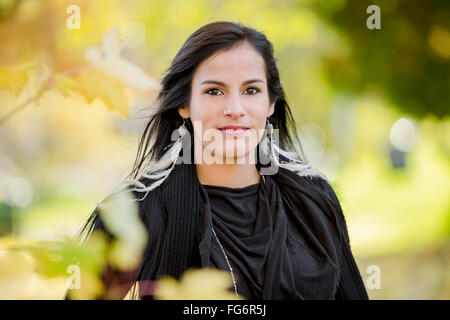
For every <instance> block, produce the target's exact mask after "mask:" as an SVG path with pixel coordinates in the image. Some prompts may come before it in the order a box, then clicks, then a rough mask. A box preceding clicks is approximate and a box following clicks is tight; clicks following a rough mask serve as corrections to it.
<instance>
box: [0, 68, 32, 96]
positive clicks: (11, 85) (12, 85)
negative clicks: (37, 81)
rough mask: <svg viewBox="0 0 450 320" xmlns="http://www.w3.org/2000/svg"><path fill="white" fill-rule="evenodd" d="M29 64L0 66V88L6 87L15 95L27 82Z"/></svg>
mask: <svg viewBox="0 0 450 320" xmlns="http://www.w3.org/2000/svg"><path fill="white" fill-rule="evenodd" d="M28 68H29V65H21V66H4V67H1V68H0V90H2V89H5V88H8V89H10V90H11V92H12V93H13V94H14V95H15V96H17V95H18V94H19V93H20V92H21V91H22V89H23V87H24V86H25V84H26V83H27V81H28V79H29V76H28V73H27V70H28Z"/></svg>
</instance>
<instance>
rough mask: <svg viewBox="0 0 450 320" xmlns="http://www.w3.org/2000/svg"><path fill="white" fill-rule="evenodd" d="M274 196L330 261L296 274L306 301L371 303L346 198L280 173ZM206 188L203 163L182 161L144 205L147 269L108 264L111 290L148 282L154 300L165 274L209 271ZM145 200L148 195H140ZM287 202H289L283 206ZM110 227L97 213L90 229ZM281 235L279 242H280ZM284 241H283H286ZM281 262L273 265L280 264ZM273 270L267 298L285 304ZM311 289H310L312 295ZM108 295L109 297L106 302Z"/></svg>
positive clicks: (322, 184) (272, 183)
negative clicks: (274, 291)
mask: <svg viewBox="0 0 450 320" xmlns="http://www.w3.org/2000/svg"><path fill="white" fill-rule="evenodd" d="M265 178H266V184H265V186H266V192H267V194H268V195H269V198H270V204H271V207H272V209H273V212H274V214H275V215H278V218H277V219H285V218H286V217H284V218H283V217H282V216H284V215H280V214H279V211H280V210H279V209H277V208H278V207H279V206H283V208H284V209H283V212H286V214H287V215H288V217H289V219H290V221H292V222H293V223H295V224H296V227H297V228H298V230H301V234H302V240H301V241H302V242H303V245H304V246H305V247H307V250H309V252H313V253H314V256H315V257H317V259H316V261H323V264H321V265H320V266H319V265H318V268H317V269H316V270H313V271H312V273H311V270H308V269H305V268H298V269H296V270H292V271H293V272H295V273H296V274H297V275H300V277H304V280H305V286H307V287H306V289H305V288H302V294H301V295H300V296H301V297H302V298H303V299H330V298H331V299H333V298H334V299H368V296H367V292H366V290H365V287H364V284H363V281H362V278H361V275H360V273H359V270H358V268H357V265H356V263H355V260H354V257H353V255H352V252H351V249H350V241H349V237H348V232H347V227H346V222H345V219H344V215H343V213H342V209H341V206H340V204H339V200H338V198H337V197H336V194H335V192H334V191H333V189H332V188H331V186H330V185H329V183H328V182H327V181H326V180H324V179H322V178H320V177H314V178H311V177H303V176H299V175H297V174H296V173H294V172H291V171H290V170H287V169H284V168H282V167H280V168H279V170H278V172H277V173H276V174H275V175H271V176H265ZM205 192H206V191H205V189H204V188H203V186H202V185H201V184H200V182H199V180H198V177H197V173H196V169H195V164H184V163H181V164H178V165H176V166H175V168H174V169H173V171H172V172H171V173H170V175H169V177H168V178H167V180H166V181H164V183H163V184H162V185H161V186H160V187H158V188H156V189H155V190H153V191H151V192H150V193H149V194H148V195H147V197H146V198H145V199H144V200H143V201H140V202H139V212H140V217H141V219H142V221H143V222H144V224H145V225H146V227H147V230H148V233H149V241H148V246H147V248H146V251H145V253H144V257H143V259H142V263H141V265H140V266H139V267H138V268H137V269H136V270H134V271H133V272H127V273H123V272H119V271H116V270H113V269H112V268H111V267H109V266H108V267H107V269H105V272H104V274H103V281H104V283H105V287H106V288H107V289H108V288H111V287H112V286H115V289H117V287H118V286H120V288H121V290H122V292H123V293H126V292H127V291H128V290H129V289H130V287H131V285H132V284H133V283H134V281H140V293H139V295H140V296H141V298H151V296H148V295H147V293H148V292H151V290H152V288H153V287H152V281H146V280H157V279H159V278H160V277H161V276H162V275H170V276H172V277H174V278H176V279H179V278H180V276H181V275H182V273H183V272H184V271H186V270H187V269H188V268H191V267H202V266H204V264H205V263H204V261H203V263H202V259H203V260H204V258H202V255H201V245H200V244H201V241H206V242H208V241H210V237H211V232H210V231H209V229H205V228H204V227H203V226H204V225H205V221H203V220H202V217H205V215H204V214H203V215H202V213H204V211H205V210H207V207H208V206H207V205H208V203H207V200H206V201H205V199H206V198H205V196H206V197H207V195H205ZM136 196H137V197H139V198H141V197H142V194H136ZM280 202H281V203H280ZM94 229H104V227H103V224H102V222H101V220H100V215H98V212H97V210H95V211H94V213H93V214H92V215H91V217H90V219H89V220H88V222H87V224H86V227H85V228H84V231H90V230H94ZM285 236H286V233H285V231H283V232H277V234H274V239H273V241H274V242H275V243H281V242H282V241H283V237H284V239H285ZM277 237H278V238H277ZM280 241H281V242H280ZM280 252H281V250H277V246H272V248H271V250H270V253H269V256H270V257H271V259H273V260H272V261H276V260H277V259H279V258H280V257H279V254H280ZM273 265H274V264H272V266H273ZM271 268H273V267H271V266H270V265H269V266H268V268H267V269H266V270H265V275H266V277H265V285H264V291H263V296H262V298H263V299H277V297H276V296H273V295H271V292H270V290H271V288H275V287H276V286H277V285H279V283H280V279H281V277H282V275H280V272H276V270H275V269H274V270H272V269H271ZM308 288H309V290H308ZM99 298H102V297H99Z"/></svg>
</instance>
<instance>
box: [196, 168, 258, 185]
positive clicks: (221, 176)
mask: <svg viewBox="0 0 450 320" xmlns="http://www.w3.org/2000/svg"><path fill="white" fill-rule="evenodd" d="M195 167H196V170H197V176H198V180H199V181H200V183H201V184H205V185H212V186H223V187H229V188H243V187H246V186H249V185H252V184H257V183H259V180H260V178H261V177H260V174H259V172H258V170H257V169H256V166H255V164H196V165H195Z"/></svg>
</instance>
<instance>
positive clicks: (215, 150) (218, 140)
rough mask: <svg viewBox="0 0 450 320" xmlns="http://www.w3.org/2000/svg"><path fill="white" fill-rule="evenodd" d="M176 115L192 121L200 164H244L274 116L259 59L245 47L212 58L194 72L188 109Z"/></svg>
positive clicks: (263, 69)
mask: <svg viewBox="0 0 450 320" xmlns="http://www.w3.org/2000/svg"><path fill="white" fill-rule="evenodd" d="M178 111H179V113H180V115H181V116H182V117H184V118H188V117H190V118H191V121H192V123H193V125H194V135H195V142H194V144H195V146H194V147H195V152H196V154H197V152H199V149H198V147H199V145H201V152H202V159H203V160H206V158H207V157H212V158H214V161H215V163H244V162H241V161H245V159H250V158H248V156H250V157H251V156H252V154H253V155H254V152H255V148H256V146H257V145H258V143H259V140H260V139H261V136H262V134H263V131H264V128H265V126H266V119H267V118H268V117H269V116H270V115H272V113H273V112H274V103H270V101H269V92H268V88H267V80H266V72H265V64H264V59H263V58H262V57H261V55H260V54H259V53H258V52H257V51H256V50H255V49H253V47H252V46H251V45H250V44H249V43H248V42H243V43H240V44H238V45H235V46H233V47H232V48H231V49H229V50H221V51H218V52H216V53H215V54H214V55H212V56H211V57H209V58H208V59H206V60H204V61H203V62H202V63H201V64H200V65H199V66H198V68H197V69H196V70H195V72H194V76H193V79H192V86H191V100H190V105H189V106H185V107H180V108H179V109H178ZM196 159H197V158H196ZM209 159H211V158H209ZM238 159H239V160H238ZM243 159H244V160H243ZM236 160H237V161H236ZM209 161H211V160H209ZM218 161H219V162H218ZM220 161H222V162H220ZM245 163H247V162H245Z"/></svg>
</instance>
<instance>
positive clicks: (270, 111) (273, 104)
mask: <svg viewBox="0 0 450 320" xmlns="http://www.w3.org/2000/svg"><path fill="white" fill-rule="evenodd" d="M274 111H275V102H272V103H271V104H270V106H269V114H268V115H267V118H268V117H270V116H271V115H272V114H273V112H274Z"/></svg>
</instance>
